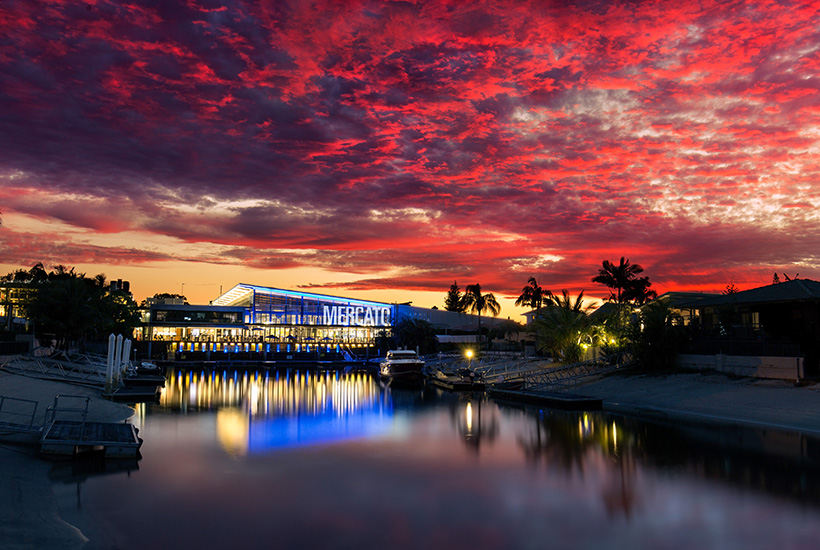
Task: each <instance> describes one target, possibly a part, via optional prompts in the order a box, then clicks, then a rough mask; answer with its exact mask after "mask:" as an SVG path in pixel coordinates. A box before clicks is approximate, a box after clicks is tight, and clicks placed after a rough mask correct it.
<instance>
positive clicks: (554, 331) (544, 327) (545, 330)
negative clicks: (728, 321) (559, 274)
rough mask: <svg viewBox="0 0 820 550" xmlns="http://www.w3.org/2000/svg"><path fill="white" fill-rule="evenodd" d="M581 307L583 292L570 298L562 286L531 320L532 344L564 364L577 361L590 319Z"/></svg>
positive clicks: (588, 331) (587, 331)
mask: <svg viewBox="0 0 820 550" xmlns="http://www.w3.org/2000/svg"><path fill="white" fill-rule="evenodd" d="M587 309H588V307H585V306H584V293H583V291H582V292H581V293H580V294H579V295H578V296H577V297H576V298H575V299H574V300H573V299H572V297H571V296H570V295H569V292H568V291H567V290H566V289H565V290H562V291H561V296H555V295H553V296H551V297H550V306H549V307H547V308H546V309H545V310H544V311H542V312H541V314H540V315H539V316H538V318H537V319H536V320H535V322H534V325H535V337H536V345H537V346H538V347H539V349H541V350H544V351H548V352H549V353H550V355H552V356H553V357H554V358H556V359H559V360H560V361H562V362H564V363H575V362H577V361H580V360H581V358H582V357H583V355H584V347H583V344H584V343H585V342H586V341H587V340H588V339H589V335H590V329H591V327H592V321H591V319H590V317H589V316H588V315H587V313H586V310H587Z"/></svg>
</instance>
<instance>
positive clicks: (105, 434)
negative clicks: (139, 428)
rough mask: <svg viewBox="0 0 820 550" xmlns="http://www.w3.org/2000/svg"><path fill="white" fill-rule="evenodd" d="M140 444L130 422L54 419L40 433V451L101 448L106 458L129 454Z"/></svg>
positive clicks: (67, 452) (73, 451) (61, 452)
mask: <svg viewBox="0 0 820 550" xmlns="http://www.w3.org/2000/svg"><path fill="white" fill-rule="evenodd" d="M141 444H142V441H141V440H140V439H139V438H138V437H137V432H136V429H135V428H134V426H133V425H132V424H114V423H110V422H83V421H77V420H55V421H54V422H52V423H51V424H50V425H49V426H48V428H47V429H46V431H45V433H43V437H42V439H41V440H40V453H41V454H45V455H62V456H73V455H75V454H77V453H82V452H87V451H102V452H103V453H104V455H105V457H106V458H132V457H136V456H137V454H138V453H139V448H140V445H141Z"/></svg>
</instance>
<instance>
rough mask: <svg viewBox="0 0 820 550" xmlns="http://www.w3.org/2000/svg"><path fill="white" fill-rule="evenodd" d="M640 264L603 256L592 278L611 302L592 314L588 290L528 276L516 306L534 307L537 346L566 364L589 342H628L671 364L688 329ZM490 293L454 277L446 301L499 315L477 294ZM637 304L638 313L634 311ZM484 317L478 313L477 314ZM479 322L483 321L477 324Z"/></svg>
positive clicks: (608, 347)
mask: <svg viewBox="0 0 820 550" xmlns="http://www.w3.org/2000/svg"><path fill="white" fill-rule="evenodd" d="M643 271H644V269H643V267H642V266H641V265H640V264H635V263H631V262H630V261H629V260H628V259H626V258H624V257H621V258H620V261H619V262H618V263H613V262H611V261H609V260H604V261H603V262H602V263H601V267H600V268H599V270H598V273H597V274H596V275H595V276H594V277H592V279H591V281H592V282H594V283H599V284H602V285H605V286H606V287H607V288H609V290H610V294H609V296H608V297H607V302H608V303H609V304H611V305H610V306H609V307H602V308H600V309H599V310H598V311H596V312H595V313H594V314H592V315H590V314H589V309H590V308H591V306H590V305H585V304H584V292H583V291H582V292H580V293H579V294H578V295H577V296H576V297H575V298H572V297H571V296H570V293H569V291H568V290H566V289H564V290H562V291H561V292H560V294H555V293H553V292H551V291H550V290H548V289H545V288H543V287H542V286H541V285H540V284H539V283H538V280H537V279H536V278H535V277H530V278H529V279H528V280H527V284H526V285H525V286H524V287H523V288H522V289H521V294H520V295H519V296H518V298H517V299H516V301H515V305H517V306H524V307H529V308H531V309H532V310H533V312H534V314H533V318H534V320H533V322H532V323H531V324H530V325H529V326H528V330H529V331H531V332H533V333H534V336H535V343H536V347H537V349H538V350H539V351H540V352H543V353H547V354H549V355H551V356H552V357H553V358H554V359H556V360H558V361H560V362H563V363H573V362H577V361H580V360H581V359H582V358H583V357H584V355H585V353H586V350H587V349H588V348H590V347H593V348H596V349H600V350H602V352H603V353H612V352H617V351H622V350H624V349H625V348H626V347H629V349H630V350H631V351H632V353H633V355H634V356H635V357H636V359H638V360H639V361H641V362H642V363H643V364H645V365H647V366H656V367H657V366H669V365H670V364H671V363H672V361H674V356H675V355H676V354H677V351H678V350H679V349H680V347H681V345H682V342H683V339H684V334H683V331H682V330H681V329H682V325H683V323H682V319H681V318H680V316H679V315H677V314H676V313H674V312H673V311H672V310H671V309H670V307H669V306H668V304H666V303H662V302H656V301H653V300H654V299H655V298H657V296H658V294H657V292H656V291H655V290H654V289H653V288H652V283H651V282H650V281H649V278H648V277H647V276H645V275H642V273H643ZM477 296H481V297H486V296H490V297H492V301H493V302H494V303H495V304H497V301H495V297H494V296H493V295H492V294H491V293H487V294H483V293H481V287H480V285H478V284H475V285H468V286H467V292H465V293H463V294H462V293H461V290H460V288H459V286H458V282H457V281H454V282H453V284H452V285H451V286H450V289H449V291H448V292H447V295H446V297H445V300H444V308H445V309H446V310H448V311H458V312H468V311H473V312H475V313H479V314H480V313H481V312H482V311H484V309H487V311H488V312H490V313H492V314H494V315H495V314H497V312H498V308H496V309H490V308H486V306H485V307H484V308H482V307H481V306H482V305H483V302H480V301H477V300H476V297H477ZM637 306H646V307H642V308H640V312H639V313H637V314H636V313H635V308H636V307H637ZM479 320H480V317H479ZM479 326H480V325H479Z"/></svg>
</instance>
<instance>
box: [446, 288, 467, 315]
mask: <svg viewBox="0 0 820 550" xmlns="http://www.w3.org/2000/svg"><path fill="white" fill-rule="evenodd" d="M444 309H446V310H447V311H458V312H459V313H463V312H464V311H466V310H467V304H466V303H465V302H464V295H463V294H462V293H461V289H460V288H458V282H457V281H453V284H451V285H450V290H448V291H447V296H446V297H445V298H444Z"/></svg>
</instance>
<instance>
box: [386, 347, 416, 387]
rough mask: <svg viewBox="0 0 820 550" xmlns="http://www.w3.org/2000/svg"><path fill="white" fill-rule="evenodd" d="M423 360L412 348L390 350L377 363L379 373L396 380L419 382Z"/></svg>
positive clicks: (387, 378) (388, 378)
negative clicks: (382, 359)
mask: <svg viewBox="0 0 820 550" xmlns="http://www.w3.org/2000/svg"><path fill="white" fill-rule="evenodd" d="M423 369H424V361H423V360H421V358H419V356H418V354H417V353H416V352H415V351H413V350H391V351H388V352H387V357H385V358H384V361H382V362H381V363H379V375H380V376H381V377H382V378H383V379H386V380H390V381H396V382H421V381H422V380H423V379H424V377H423V373H422V370H423Z"/></svg>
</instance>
